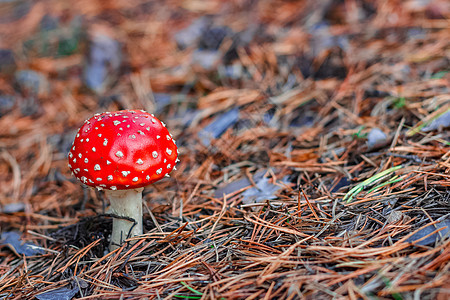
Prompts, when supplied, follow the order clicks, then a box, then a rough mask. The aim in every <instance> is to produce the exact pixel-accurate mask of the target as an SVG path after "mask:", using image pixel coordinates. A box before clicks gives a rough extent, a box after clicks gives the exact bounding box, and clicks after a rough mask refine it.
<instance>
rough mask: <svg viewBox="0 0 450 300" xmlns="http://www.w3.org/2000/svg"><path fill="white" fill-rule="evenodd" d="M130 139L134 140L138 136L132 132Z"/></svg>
mask: <svg viewBox="0 0 450 300" xmlns="http://www.w3.org/2000/svg"><path fill="white" fill-rule="evenodd" d="M128 137H129V138H130V139H132V140H134V139H136V136H135V135H134V134H132V135H130V136H128Z"/></svg>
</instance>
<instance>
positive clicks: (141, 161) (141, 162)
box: [136, 158, 144, 165]
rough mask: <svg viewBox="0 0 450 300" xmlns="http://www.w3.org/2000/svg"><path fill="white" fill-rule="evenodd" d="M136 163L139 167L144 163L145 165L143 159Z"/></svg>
mask: <svg viewBox="0 0 450 300" xmlns="http://www.w3.org/2000/svg"><path fill="white" fill-rule="evenodd" d="M136 163H137V164H138V165H142V164H143V163H144V161H143V160H142V159H140V158H139V159H138V160H137V161H136Z"/></svg>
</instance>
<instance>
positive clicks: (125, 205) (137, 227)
mask: <svg viewBox="0 0 450 300" xmlns="http://www.w3.org/2000/svg"><path fill="white" fill-rule="evenodd" d="M143 190H144V188H137V189H131V190H116V191H112V190H105V194H106V197H107V198H108V199H109V201H110V203H111V210H112V213H113V214H115V215H117V216H120V217H126V218H130V219H133V220H134V221H135V222H133V221H131V220H127V219H118V218H114V219H113V228H112V233H111V242H110V250H115V249H117V248H119V247H120V246H121V245H122V243H123V241H124V240H126V239H127V238H130V237H133V236H136V235H141V234H142V191H143Z"/></svg>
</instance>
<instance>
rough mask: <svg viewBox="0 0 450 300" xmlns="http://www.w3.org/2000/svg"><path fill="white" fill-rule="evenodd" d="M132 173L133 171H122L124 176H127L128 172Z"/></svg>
mask: <svg viewBox="0 0 450 300" xmlns="http://www.w3.org/2000/svg"><path fill="white" fill-rule="evenodd" d="M130 173H131V171H122V175H123V177H127V176H128V174H130Z"/></svg>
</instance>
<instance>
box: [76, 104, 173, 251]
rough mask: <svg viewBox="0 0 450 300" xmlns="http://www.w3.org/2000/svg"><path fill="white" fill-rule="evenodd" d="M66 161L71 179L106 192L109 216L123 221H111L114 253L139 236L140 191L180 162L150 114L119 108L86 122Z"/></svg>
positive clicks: (169, 138) (170, 141)
mask: <svg viewBox="0 0 450 300" xmlns="http://www.w3.org/2000/svg"><path fill="white" fill-rule="evenodd" d="M68 159H69V168H70V170H71V171H72V172H73V174H74V175H75V177H76V178H77V179H78V180H80V181H81V182H83V183H84V184H86V185H88V186H91V187H96V188H97V189H99V190H102V189H103V190H105V194H106V196H107V198H108V199H109V200H110V202H111V209H112V212H113V213H114V214H115V215H117V216H120V217H125V218H114V219H113V229H112V234H111V249H116V248H117V247H118V246H120V245H121V244H122V242H123V241H124V240H125V239H126V238H128V237H132V236H136V235H140V234H142V190H143V189H144V187H145V186H147V185H149V184H151V183H153V182H155V181H158V180H160V179H161V178H163V177H165V176H166V177H168V176H169V173H170V172H171V171H172V169H174V168H175V164H176V163H177V162H178V149H177V146H176V144H175V141H174V140H173V138H172V136H171V134H170V133H169V131H168V130H167V128H166V127H165V124H164V123H163V122H161V121H160V120H158V119H157V118H155V116H154V115H153V114H149V113H147V112H145V111H142V110H121V111H116V112H105V113H102V114H96V115H95V116H94V117H92V118H91V119H89V120H87V121H85V122H84V125H83V126H82V127H81V128H80V129H79V130H78V133H77V135H76V137H75V140H74V142H73V145H72V148H71V150H70V152H69V156H68ZM130 220H134V222H132V221H130Z"/></svg>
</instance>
